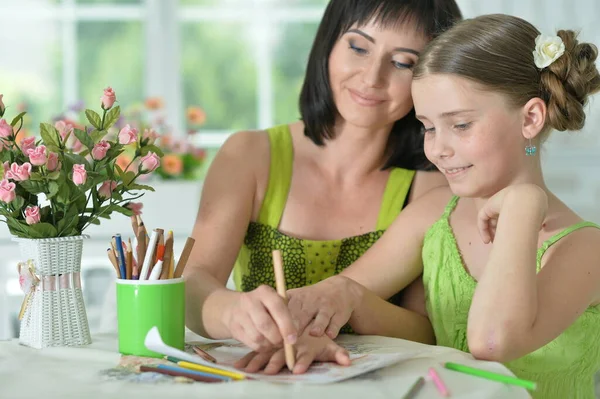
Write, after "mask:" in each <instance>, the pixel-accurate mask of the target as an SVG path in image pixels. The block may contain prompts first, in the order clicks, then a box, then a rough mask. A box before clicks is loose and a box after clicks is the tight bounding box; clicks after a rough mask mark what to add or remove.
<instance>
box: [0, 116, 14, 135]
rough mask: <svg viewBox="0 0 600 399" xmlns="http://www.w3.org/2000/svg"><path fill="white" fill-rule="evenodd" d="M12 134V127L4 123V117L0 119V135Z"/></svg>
mask: <svg viewBox="0 0 600 399" xmlns="http://www.w3.org/2000/svg"><path fill="white" fill-rule="evenodd" d="M12 134H13V128H12V126H11V125H9V124H8V123H6V120H5V119H0V137H4V138H6V137H10V136H12Z"/></svg>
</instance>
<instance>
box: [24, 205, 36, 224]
mask: <svg viewBox="0 0 600 399" xmlns="http://www.w3.org/2000/svg"><path fill="white" fill-rule="evenodd" d="M25 222H26V223H27V224H36V223H39V222H40V207H39V206H28V207H27V208H26V209H25Z"/></svg>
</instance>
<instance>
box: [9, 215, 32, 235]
mask: <svg viewBox="0 0 600 399" xmlns="http://www.w3.org/2000/svg"><path fill="white" fill-rule="evenodd" d="M6 225H7V226H8V230H9V231H10V234H12V235H14V236H17V237H22V238H37V237H30V236H29V226H28V225H26V224H25V223H21V222H19V221H18V220H16V219H14V218H12V217H8V218H6Z"/></svg>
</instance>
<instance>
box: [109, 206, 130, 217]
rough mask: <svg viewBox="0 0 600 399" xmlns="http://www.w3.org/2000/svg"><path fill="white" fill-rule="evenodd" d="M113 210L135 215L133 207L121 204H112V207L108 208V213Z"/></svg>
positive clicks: (126, 214)
mask: <svg viewBox="0 0 600 399" xmlns="http://www.w3.org/2000/svg"><path fill="white" fill-rule="evenodd" d="M112 212H118V213H121V214H123V215H125V216H131V215H133V211H132V210H131V209H128V208H125V207H122V206H119V205H115V204H112V205H110V209H109V210H108V214H110V213H112Z"/></svg>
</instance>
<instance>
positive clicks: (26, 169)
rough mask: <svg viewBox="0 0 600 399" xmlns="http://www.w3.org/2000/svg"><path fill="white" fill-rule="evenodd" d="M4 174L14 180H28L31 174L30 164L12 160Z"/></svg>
mask: <svg viewBox="0 0 600 399" xmlns="http://www.w3.org/2000/svg"><path fill="white" fill-rule="evenodd" d="M5 175H6V176H5V177H6V178H7V179H11V180H14V181H25V180H29V177H30V175H31V164H30V163H29V162H25V163H24V164H23V165H19V164H17V163H16V162H13V163H12V165H10V169H9V170H8V171H7V172H6V174H5Z"/></svg>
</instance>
